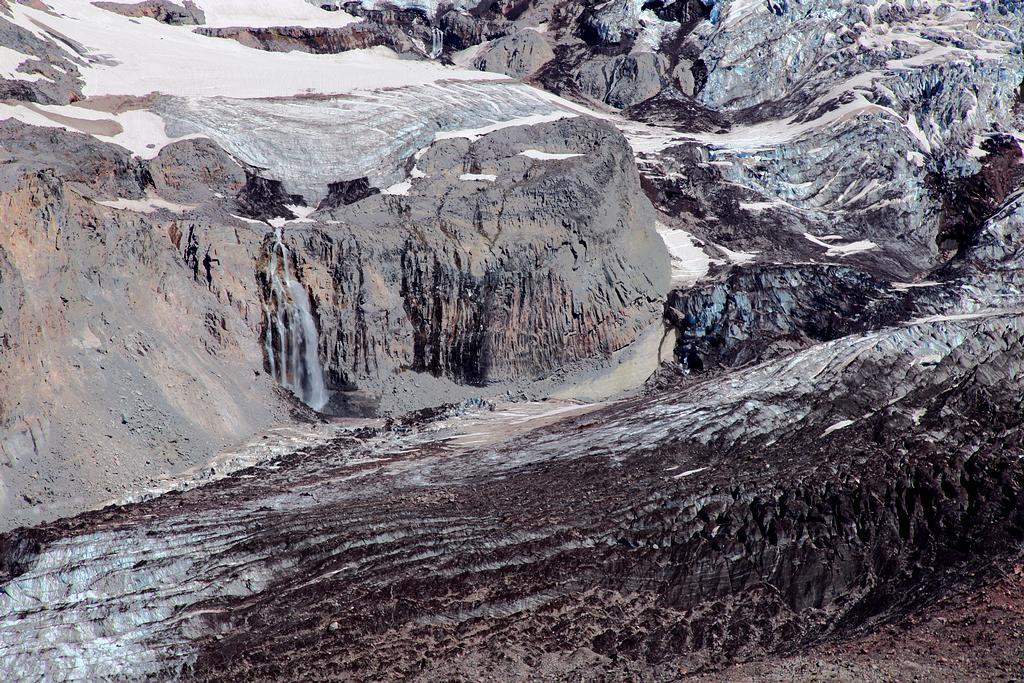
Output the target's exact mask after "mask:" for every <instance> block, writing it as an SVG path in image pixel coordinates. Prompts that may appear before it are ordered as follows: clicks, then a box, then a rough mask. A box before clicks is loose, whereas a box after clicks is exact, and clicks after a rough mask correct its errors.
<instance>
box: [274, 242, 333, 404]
mask: <svg viewBox="0 0 1024 683" xmlns="http://www.w3.org/2000/svg"><path fill="white" fill-rule="evenodd" d="M281 231H282V229H281V228H276V229H275V230H274V244H273V246H272V247H271V252H270V262H269V264H268V266H267V282H268V283H269V284H270V296H269V298H268V300H267V304H266V305H265V306H264V308H263V310H264V313H265V314H266V334H265V336H264V339H263V347H264V349H265V350H266V352H267V360H268V361H269V363H270V374H271V375H273V377H274V379H276V380H277V381H278V382H279V383H280V384H281V386H283V387H285V388H286V389H290V390H291V392H292V393H293V394H295V395H296V396H298V397H299V398H300V399H302V402H303V403H305V404H306V405H308V406H309V407H310V408H312V409H313V410H322V409H323V407H324V406H325V405H327V385H326V383H325V382H324V372H323V368H321V367H320V356H319V355H318V353H317V347H318V346H319V335H318V334H317V330H316V321H315V320H313V312H312V309H311V308H310V305H309V295H308V294H307V293H306V288H305V287H303V286H302V283H301V282H299V281H298V280H295V279H293V278H292V276H291V266H290V258H289V256H288V247H286V246H285V244H284V240H283V239H282V234H281Z"/></svg>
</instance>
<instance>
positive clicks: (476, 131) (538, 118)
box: [434, 111, 576, 141]
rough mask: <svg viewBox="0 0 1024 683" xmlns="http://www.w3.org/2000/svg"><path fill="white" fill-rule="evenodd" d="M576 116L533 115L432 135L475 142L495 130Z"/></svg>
mask: <svg viewBox="0 0 1024 683" xmlns="http://www.w3.org/2000/svg"><path fill="white" fill-rule="evenodd" d="M575 117H576V114H573V113H571V112H567V111H556V112H553V113H551V114H535V115H532V116H521V117H518V118H514V119H509V120H508V121H499V122H497V123H493V124H491V125H489V126H483V127H482V128H465V129H463V130H449V131H444V132H441V133H436V134H435V135H434V140H435V141H436V140H451V139H453V138H468V139H469V140H476V139H478V138H481V137H483V136H485V135H487V134H488V133H493V132H494V131H496V130H501V129H502V128H512V127H514V126H536V125H537V124H540V123H551V122H552V121H558V120H560V119H571V118H575Z"/></svg>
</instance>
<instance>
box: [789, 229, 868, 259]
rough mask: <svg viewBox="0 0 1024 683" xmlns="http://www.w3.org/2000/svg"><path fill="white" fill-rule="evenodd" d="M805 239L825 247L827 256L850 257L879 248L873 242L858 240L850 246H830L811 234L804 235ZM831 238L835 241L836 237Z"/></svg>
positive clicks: (831, 236)
mask: <svg viewBox="0 0 1024 683" xmlns="http://www.w3.org/2000/svg"><path fill="white" fill-rule="evenodd" d="M804 237H805V238H807V240H809V241H810V242H813V243H814V244H817V245H818V246H819V247H825V255H826V256H850V255H851V254H859V253H860V252H863V251H869V250H871V249H875V248H877V247H878V245H877V244H875V243H874V242H872V241H871V240H858V241H857V242H850V243H849V244H830V243H828V242H826V241H825V240H824V239H822V238H820V237H815V236H814V235H812V234H811V233H809V232H805V233H804ZM829 237H830V238H832V239H834V238H835V237H836V236H835V235H829Z"/></svg>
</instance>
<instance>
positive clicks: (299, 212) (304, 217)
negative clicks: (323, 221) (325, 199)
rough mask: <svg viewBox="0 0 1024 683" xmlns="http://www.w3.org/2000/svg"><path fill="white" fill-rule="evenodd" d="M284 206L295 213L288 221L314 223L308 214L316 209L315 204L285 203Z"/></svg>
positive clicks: (311, 213)
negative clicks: (293, 217) (292, 218)
mask: <svg viewBox="0 0 1024 683" xmlns="http://www.w3.org/2000/svg"><path fill="white" fill-rule="evenodd" d="M284 208H286V209H288V210H289V211H291V212H292V213H293V214H295V219H294V220H291V221H288V222H289V223H315V222H316V221H314V220H313V219H312V218H310V216H312V215H313V212H315V211H316V207H315V206H302V205H300V204H285V205H284Z"/></svg>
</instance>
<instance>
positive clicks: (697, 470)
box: [672, 467, 708, 479]
mask: <svg viewBox="0 0 1024 683" xmlns="http://www.w3.org/2000/svg"><path fill="white" fill-rule="evenodd" d="M706 469H708V468H707V467H698V468H697V469H695V470H686V471H685V472H680V473H679V474H676V475H673V476H672V478H673V479H682V478H683V477H689V476H692V475H694V474H697V473H698V472H703V471H704V470H706Z"/></svg>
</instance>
